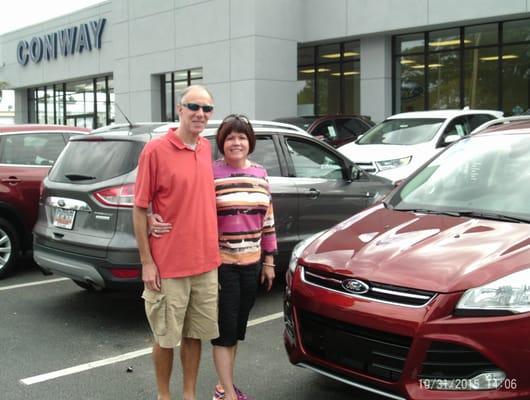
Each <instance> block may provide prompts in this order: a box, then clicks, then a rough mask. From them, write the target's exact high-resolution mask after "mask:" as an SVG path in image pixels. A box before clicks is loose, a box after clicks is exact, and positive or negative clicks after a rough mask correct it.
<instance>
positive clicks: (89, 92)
mask: <svg viewBox="0 0 530 400" xmlns="http://www.w3.org/2000/svg"><path fill="white" fill-rule="evenodd" d="M0 82H4V86H7V88H9V89H14V91H15V120H16V122H18V123H23V122H32V123H33V122H35V123H37V122H38V123H59V124H68V125H78V126H86V127H98V126H102V125H106V124H109V123H111V122H114V121H116V122H123V121H124V120H125V119H124V115H126V116H127V118H128V119H129V120H131V121H133V122H139V121H161V120H162V121H171V120H174V119H175V103H176V102H177V101H178V94H179V92H180V91H182V89H183V88H184V87H186V86H188V85H190V84H193V83H200V84H204V85H206V86H207V87H208V88H209V89H210V91H211V92H212V93H213V96H214V99H215V106H216V111H215V114H214V118H215V117H217V118H222V117H223V116H224V115H226V114H228V113H242V114H246V115H248V116H249V117H251V118H257V119H273V118H276V117H285V116H294V115H309V114H352V113H355V114H363V115H368V116H370V117H371V118H372V119H373V120H374V121H381V120H382V119H384V118H385V117H387V116H389V115H391V114H394V113H397V112H400V111H412V110H430V109H445V108H462V107H465V106H469V107H472V108H489V109H499V110H502V111H504V112H505V114H506V115H513V114H520V113H522V112H524V111H526V110H527V109H528V108H529V106H530V0H510V1H506V0H378V1H368V0H328V1H322V0H154V1H149V2H148V1H142V0H131V1H128V0H109V1H105V2H102V3H99V4H97V5H95V6H92V7H88V8H85V9H82V10H80V11H78V12H75V13H71V14H68V15H64V16H60V17H57V18H54V19H51V20H48V21H46V22H43V23H39V24H36V25H33V26H30V27H27V28H24V29H20V30H17V31H13V32H9V33H7V34H4V35H2V36H0Z"/></svg>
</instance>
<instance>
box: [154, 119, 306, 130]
mask: <svg viewBox="0 0 530 400" xmlns="http://www.w3.org/2000/svg"><path fill="white" fill-rule="evenodd" d="M221 122H223V121H222V120H220V119H213V120H210V121H208V124H207V125H206V128H207V129H213V128H218V127H219V125H221ZM250 123H251V124H252V126H253V127H254V128H282V129H287V130H290V131H293V132H299V133H307V132H306V131H304V130H303V129H302V128H299V127H297V126H296V125H292V124H287V123H284V122H276V121H261V120H254V119H251V120H250ZM177 126H178V122H168V123H167V124H165V125H161V126H158V127H157V128H155V129H154V130H153V132H155V133H159V132H166V131H167V130H168V128H169V127H177Z"/></svg>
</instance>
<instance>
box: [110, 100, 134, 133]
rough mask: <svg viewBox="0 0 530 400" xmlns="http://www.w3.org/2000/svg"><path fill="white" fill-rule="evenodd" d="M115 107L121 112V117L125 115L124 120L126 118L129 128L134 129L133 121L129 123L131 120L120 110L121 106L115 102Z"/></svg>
mask: <svg viewBox="0 0 530 400" xmlns="http://www.w3.org/2000/svg"><path fill="white" fill-rule="evenodd" d="M114 105H115V106H116V108H117V109H118V111H119V112H120V114H121V115H123V118H125V121H127V123H128V124H129V128H131V129H132V128H133V124H132V122H131V121H129V118H127V115H125V113H124V112H123V110H122V109H121V108H120V106H119V105H118V103H117V102H114Z"/></svg>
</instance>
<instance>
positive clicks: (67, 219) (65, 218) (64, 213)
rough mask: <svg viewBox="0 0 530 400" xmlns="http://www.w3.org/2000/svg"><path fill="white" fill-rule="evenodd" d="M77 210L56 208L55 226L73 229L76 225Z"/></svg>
mask: <svg viewBox="0 0 530 400" xmlns="http://www.w3.org/2000/svg"><path fill="white" fill-rule="evenodd" d="M74 219H75V210H65V209H64V208H56V209H55V214H54V215H53V226H56V227H58V228H64V229H72V228H73V226H74Z"/></svg>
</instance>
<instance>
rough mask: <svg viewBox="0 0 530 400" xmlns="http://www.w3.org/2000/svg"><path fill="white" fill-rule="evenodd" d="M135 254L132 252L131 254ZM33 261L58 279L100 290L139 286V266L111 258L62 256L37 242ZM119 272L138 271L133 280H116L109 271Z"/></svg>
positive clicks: (63, 253) (68, 254)
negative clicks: (73, 281)
mask: <svg viewBox="0 0 530 400" xmlns="http://www.w3.org/2000/svg"><path fill="white" fill-rule="evenodd" d="M134 252H136V253H137V251H136V250H135V251H132V252H131V253H134ZM33 259H34V260H35V262H36V263H37V264H38V265H39V266H40V267H41V268H42V269H43V270H44V271H45V272H51V273H54V274H57V275H62V276H65V277H67V278H70V279H72V280H75V281H78V282H85V283H88V284H89V285H92V286H96V287H100V288H113V289H136V288H138V287H139V286H141V284H142V281H141V279H140V277H141V264H140V263H139V262H138V263H132V264H131V263H115V262H112V261H111V260H112V258H109V257H106V258H97V257H90V256H85V255H81V254H76V253H71V252H65V251H61V250H57V249H54V248H51V247H47V246H43V245H42V244H39V243H37V242H34V244H33ZM120 269H123V270H125V269H128V270H130V269H136V270H138V274H137V277H135V278H119V277H116V276H115V275H114V274H113V273H112V272H111V271H112V270H114V271H117V270H120Z"/></svg>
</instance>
